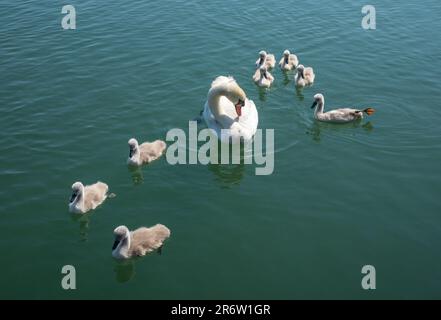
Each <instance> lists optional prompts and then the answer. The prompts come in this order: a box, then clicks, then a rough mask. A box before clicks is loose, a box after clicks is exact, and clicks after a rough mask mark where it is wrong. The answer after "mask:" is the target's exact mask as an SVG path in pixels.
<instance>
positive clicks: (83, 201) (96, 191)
mask: <svg viewBox="0 0 441 320" xmlns="http://www.w3.org/2000/svg"><path fill="white" fill-rule="evenodd" d="M108 190H109V187H108V186H107V184H105V183H103V182H100V181H98V182H97V183H94V184H92V185H89V186H84V185H83V184H82V183H81V182H75V183H74V184H73V185H72V191H73V192H72V196H71V197H70V200H69V211H70V212H72V213H86V212H87V211H89V210H93V209H95V208H96V207H98V206H99V205H100V204H101V203H103V202H104V200H106V198H107V191H108Z"/></svg>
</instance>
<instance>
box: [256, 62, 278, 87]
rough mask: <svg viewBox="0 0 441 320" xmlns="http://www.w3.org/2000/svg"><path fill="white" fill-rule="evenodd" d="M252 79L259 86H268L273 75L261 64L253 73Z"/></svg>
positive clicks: (271, 81) (272, 79)
mask: <svg viewBox="0 0 441 320" xmlns="http://www.w3.org/2000/svg"><path fill="white" fill-rule="evenodd" d="M253 80H254V83H255V84H257V85H258V86H259V87H262V88H269V87H270V86H271V84H272V83H273V81H274V77H273V76H272V74H271V73H269V72H268V70H267V68H266V67H264V66H262V67H260V68H259V69H257V70H256V72H255V73H254V76H253Z"/></svg>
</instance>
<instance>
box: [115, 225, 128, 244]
mask: <svg viewBox="0 0 441 320" xmlns="http://www.w3.org/2000/svg"><path fill="white" fill-rule="evenodd" d="M113 234H114V235H115V242H114V243H113V246H112V250H115V249H116V247H118V245H119V243H120V242H121V241H123V240H124V239H126V238H127V237H129V235H130V231H129V229H128V228H127V227H126V226H119V227H116V228H115V230H113Z"/></svg>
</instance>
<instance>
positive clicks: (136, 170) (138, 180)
mask: <svg viewBox="0 0 441 320" xmlns="http://www.w3.org/2000/svg"><path fill="white" fill-rule="evenodd" d="M128 170H129V172H130V174H131V175H132V181H133V185H135V186H137V185H140V184H143V183H144V176H143V174H142V170H141V167H134V166H128Z"/></svg>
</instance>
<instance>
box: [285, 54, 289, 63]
mask: <svg viewBox="0 0 441 320" xmlns="http://www.w3.org/2000/svg"><path fill="white" fill-rule="evenodd" d="M288 59H289V55H285V64H288Z"/></svg>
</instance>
